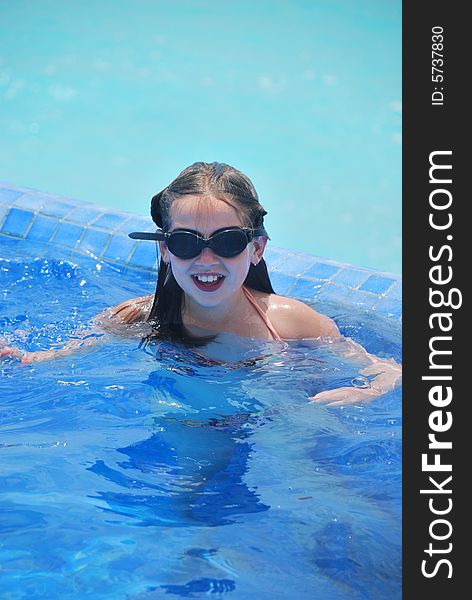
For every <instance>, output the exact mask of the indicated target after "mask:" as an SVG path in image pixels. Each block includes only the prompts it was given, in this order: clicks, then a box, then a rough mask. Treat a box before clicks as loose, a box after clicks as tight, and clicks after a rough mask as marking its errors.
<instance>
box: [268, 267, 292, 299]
mask: <svg viewBox="0 0 472 600" xmlns="http://www.w3.org/2000/svg"><path fill="white" fill-rule="evenodd" d="M269 277H270V280H271V282H272V287H273V288H274V290H275V292H276V294H281V295H282V296H286V295H287V294H289V293H290V290H291V289H292V287H293V286H294V285H295V284H296V282H297V278H296V277H294V276H293V275H286V274H285V273H282V272H281V271H269Z"/></svg>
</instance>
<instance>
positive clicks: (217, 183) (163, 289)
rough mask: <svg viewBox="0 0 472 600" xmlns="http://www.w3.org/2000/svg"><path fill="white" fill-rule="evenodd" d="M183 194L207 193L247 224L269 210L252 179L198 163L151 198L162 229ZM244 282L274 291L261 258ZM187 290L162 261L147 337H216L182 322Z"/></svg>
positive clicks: (193, 341)
mask: <svg viewBox="0 0 472 600" xmlns="http://www.w3.org/2000/svg"><path fill="white" fill-rule="evenodd" d="M182 196H206V197H210V198H215V199H218V200H222V201H223V202H226V203H227V204H230V205H231V206H233V208H234V209H235V210H236V211H237V212H238V214H239V215H240V217H241V220H242V221H243V223H244V225H245V226H246V227H250V228H256V227H261V226H263V221H264V215H266V214H267V213H266V211H265V210H264V208H263V206H262V205H261V204H260V202H259V198H258V196H257V192H256V190H255V189H254V186H253V185H252V183H251V181H250V179H249V178H248V177H246V175H244V174H243V173H241V172H240V171H238V170H237V169H235V168H234V167H230V166H229V165H227V164H225V163H217V162H213V163H205V162H196V163H194V164H193V165H190V166H189V167H187V168H186V169H184V170H183V171H182V172H181V173H180V175H178V176H177V177H176V178H175V179H174V181H173V182H172V183H171V184H170V185H168V186H167V187H166V188H165V189H163V190H162V191H161V192H159V193H158V194H156V195H155V196H154V197H153V198H152V200H151V217H152V220H153V221H154V223H155V224H156V225H157V226H158V227H159V228H160V229H162V230H163V231H168V230H169V228H170V227H171V220H172V216H171V207H172V204H173V202H174V201H175V200H176V199H178V198H181V197H182ZM244 285H245V286H246V287H248V288H251V289H253V290H259V291H261V292H268V293H274V289H273V288H272V284H271V282H270V279H269V274H268V272H267V265H266V263H265V261H264V259H263V258H262V259H261V260H260V261H259V263H258V264H257V265H253V264H251V266H250V268H249V272H248V274H247V277H246V279H245V281H244ZM184 298H185V296H184V293H183V291H182V288H181V287H180V286H179V284H178V283H177V281H176V280H175V278H174V275H173V274H172V268H171V265H170V264H167V263H165V262H164V261H163V260H162V257H161V260H160V264H159V271H158V275H157V287H156V293H155V296H154V303H153V305H152V308H151V312H150V315H149V318H148V321H149V322H150V323H151V324H152V325H153V334H152V335H151V336H150V337H149V338H148V341H149V340H150V339H156V338H160V339H162V338H168V339H172V340H175V341H179V342H180V343H183V344H184V345H186V346H202V345H204V344H206V343H208V342H209V341H211V340H212V339H214V338H215V336H205V337H201V336H200V337H199V336H195V335H192V334H191V333H190V331H188V329H187V328H186V327H185V325H184V324H183V321H182V309H183V302H184Z"/></svg>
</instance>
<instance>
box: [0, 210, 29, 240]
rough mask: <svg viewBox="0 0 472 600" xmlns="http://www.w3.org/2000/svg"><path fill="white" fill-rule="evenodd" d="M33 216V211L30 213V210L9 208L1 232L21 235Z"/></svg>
mask: <svg viewBox="0 0 472 600" xmlns="http://www.w3.org/2000/svg"><path fill="white" fill-rule="evenodd" d="M33 217H34V213H32V212H31V211H30V210H22V209H20V208H10V211H9V213H8V215H7V218H6V219H5V222H4V223H3V227H2V232H3V233H7V234H9V235H18V236H20V237H23V236H24V234H25V231H26V230H27V229H28V227H29V225H30V223H31V221H32V219H33Z"/></svg>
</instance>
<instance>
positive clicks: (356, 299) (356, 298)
mask: <svg viewBox="0 0 472 600" xmlns="http://www.w3.org/2000/svg"><path fill="white" fill-rule="evenodd" d="M378 299H379V297H378V296H376V295H375V294H369V293H366V292H361V291H359V290H352V292H351V295H350V303H351V304H355V305H356V306H358V307H359V308H363V309H365V310H369V309H371V308H372V307H373V306H374V304H375V303H376V302H377V301H378Z"/></svg>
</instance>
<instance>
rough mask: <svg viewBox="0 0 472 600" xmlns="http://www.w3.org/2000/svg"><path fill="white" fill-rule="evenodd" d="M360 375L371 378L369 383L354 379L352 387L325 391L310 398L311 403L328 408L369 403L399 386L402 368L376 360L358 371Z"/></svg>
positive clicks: (389, 362) (380, 359)
mask: <svg viewBox="0 0 472 600" xmlns="http://www.w3.org/2000/svg"><path fill="white" fill-rule="evenodd" d="M360 373H361V375H365V376H368V375H370V376H372V375H374V378H373V379H372V380H371V382H370V383H369V381H368V380H367V379H365V378H362V377H357V378H354V379H353V380H352V381H353V385H352V387H351V386H345V387H341V388H337V389H335V390H326V391H324V392H319V393H318V394H316V395H315V396H311V397H310V398H309V400H310V401H311V402H320V403H326V404H327V405H328V406H339V405H343V404H355V403H356V402H370V401H371V400H373V399H374V398H377V397H378V396H381V395H382V394H386V393H387V392H391V391H392V390H394V389H395V388H396V387H398V386H399V385H400V384H401V379H402V367H401V365H399V364H398V363H396V362H395V361H394V360H392V359H382V358H376V360H375V361H373V362H372V364H371V365H369V366H368V367H366V368H365V369H362V370H361V371H360Z"/></svg>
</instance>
